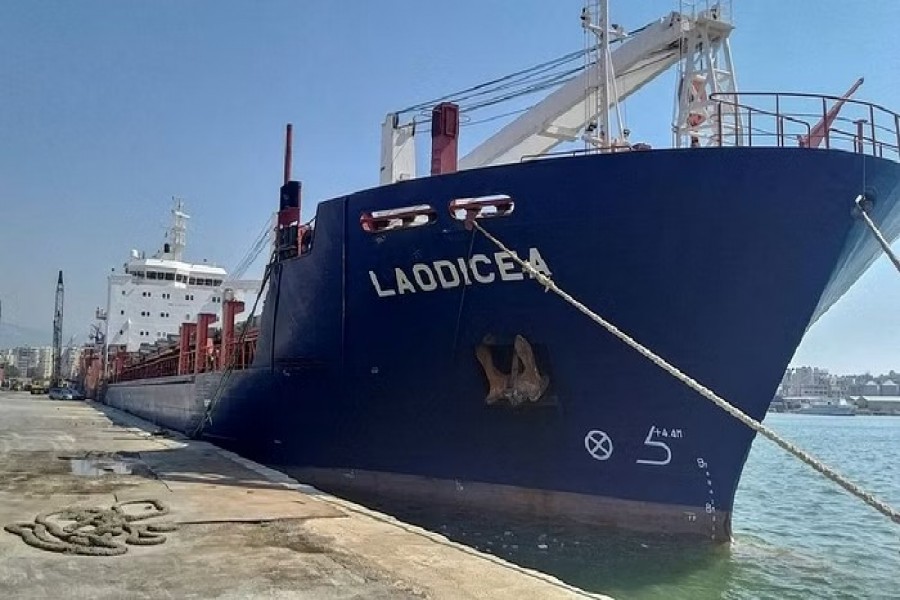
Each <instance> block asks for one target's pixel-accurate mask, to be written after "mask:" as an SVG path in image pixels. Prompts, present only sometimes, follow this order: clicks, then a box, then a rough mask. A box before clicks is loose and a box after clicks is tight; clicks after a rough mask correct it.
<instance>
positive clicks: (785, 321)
mask: <svg viewBox="0 0 900 600" xmlns="http://www.w3.org/2000/svg"><path fill="white" fill-rule="evenodd" d="M898 181H900V167H898V165H897V164H895V163H892V162H888V161H884V160H879V159H875V158H872V157H863V156H861V155H854V154H849V153H844V152H837V151H825V150H809V149H778V148H772V149H710V150H706V149H695V150H681V151H677V150H676V151H649V152H631V153H624V154H616V155H596V156H585V157H574V158H564V159H551V160H543V161H536V162H531V163H523V164H518V165H510V166H503V167H495V168H490V169H481V170H474V171H467V172H461V173H457V174H453V175H445V176H440V177H434V178H426V179H421V180H413V181H408V182H403V183H399V184H395V185H391V186H385V187H381V188H376V189H372V190H368V191H364V192H360V193H357V194H354V195H351V196H348V197H345V198H338V199H335V200H331V201H327V202H323V203H321V204H320V205H319V207H318V213H317V217H316V228H315V235H314V238H313V243H312V249H311V251H310V253H309V254H307V255H304V256H301V257H299V258H296V259H292V260H288V261H285V262H282V263H280V264H278V265H277V266H276V267H275V270H274V272H273V277H272V281H271V284H270V286H269V290H268V295H267V298H266V303H265V311H264V313H263V316H262V333H261V336H260V339H259V343H258V347H257V354H256V362H255V364H254V366H253V368H252V369H249V370H247V371H245V372H242V373H238V374H235V376H234V377H232V378H231V379H230V380H229V385H228V386H227V388H226V390H225V392H224V393H223V395H222V397H221V399H220V400H219V402H218V403H217V404H216V408H215V414H214V415H213V419H212V425H211V426H210V427H208V428H207V430H206V432H205V433H206V434H207V435H209V436H210V437H211V438H212V439H216V440H217V441H219V442H223V443H225V444H226V445H229V446H231V447H232V448H234V449H236V450H238V451H240V452H244V453H247V454H250V455H252V456H254V457H256V458H258V459H261V460H262V461H265V462H268V463H270V464H277V465H281V466H283V467H285V468H288V469H292V470H294V471H295V472H297V473H299V474H301V475H302V476H304V477H306V478H307V479H312V480H313V481H311V482H312V483H316V484H318V485H321V486H323V487H326V488H329V489H334V490H336V491H341V490H343V489H345V488H346V489H351V488H360V489H365V488H368V489H369V490H370V491H371V490H372V489H376V488H377V489H378V490H380V492H379V493H382V492H385V490H386V487H385V486H387V491H391V490H390V488H391V487H393V488H394V489H393V491H394V492H399V493H401V494H416V493H419V492H421V494H422V496H421V497H423V498H424V497H425V496H424V495H425V494H432V496H429V497H432V498H438V497H440V498H444V499H449V500H454V499H457V500H459V501H462V502H470V503H473V504H489V505H493V506H497V507H500V508H506V507H507V505H508V506H509V507H514V508H522V509H526V510H537V511H541V512H542V513H543V514H548V513H553V514H558V513H567V514H568V516H572V517H574V518H578V519H581V520H592V521H597V522H608V523H613V524H620V525H625V526H634V527H638V528H645V529H664V530H669V531H679V532H688V533H697V534H700V535H708V536H712V537H717V538H723V537H724V538H727V536H728V531H729V514H730V511H731V507H732V501H733V499H734V493H735V489H736V487H737V484H738V479H739V477H740V473H741V469H742V467H743V464H744V460H745V458H746V456H747V453H748V451H749V449H750V445H751V442H752V440H753V433H752V432H751V431H750V430H749V429H747V428H746V427H744V426H743V425H741V424H740V423H738V422H737V421H736V420H734V419H733V418H731V417H729V416H728V415H726V414H725V413H724V412H722V411H721V410H719V409H718V408H716V407H715V406H713V405H712V404H710V403H709V402H708V401H707V400H705V399H703V398H702V397H700V396H698V395H697V394H695V393H694V392H692V391H690V390H689V389H688V388H686V387H685V386H683V385H682V384H681V383H679V382H678V381H676V380H675V379H673V378H672V377H670V376H669V375H667V374H666V373H664V372H663V371H661V370H660V369H658V368H657V367H655V366H654V365H653V364H651V363H650V362H649V361H647V360H646V359H645V358H643V357H641V356H640V355H638V354H637V353H636V352H634V351H632V350H630V349H629V348H627V347H626V346H625V345H624V344H622V343H621V342H620V341H618V340H617V339H615V338H613V337H612V336H611V335H609V334H608V333H606V332H605V331H603V330H602V329H600V328H599V327H598V326H596V325H595V324H593V323H592V322H591V321H589V320H588V319H586V318H585V317H584V316H583V315H582V314H580V313H579V312H577V311H576V310H575V309H573V308H572V307H571V306H569V305H567V304H566V303H564V302H563V301H562V300H561V299H560V298H559V297H557V296H555V295H554V294H549V293H546V292H545V291H544V290H543V289H542V288H541V287H540V285H538V284H537V283H536V282H535V281H532V280H530V278H529V277H528V276H527V275H524V276H522V275H521V274H520V270H519V269H518V268H511V267H510V264H511V262H510V261H509V260H508V259H505V258H504V257H502V256H498V255H496V252H497V248H496V247H495V246H493V245H492V244H491V243H490V242H489V241H488V240H486V239H485V238H484V237H483V236H482V235H480V234H478V233H477V232H472V231H467V230H466V229H465V228H464V227H463V226H462V225H461V223H460V222H458V221H456V220H454V219H452V218H451V216H450V214H449V212H448V210H447V208H446V207H447V203H448V202H449V201H451V200H453V199H456V198H465V197H473V196H484V195H488V194H508V195H509V196H511V197H512V198H513V200H514V202H515V210H514V211H513V213H512V214H511V215H509V216H507V217H500V218H495V219H485V220H483V221H480V223H481V224H483V225H484V227H485V228H486V229H487V230H489V231H491V232H492V233H493V234H495V235H496V236H497V237H498V238H499V239H500V240H502V241H503V242H504V243H505V244H506V245H508V246H509V247H510V248H511V249H514V250H516V251H517V252H518V253H519V255H520V256H523V257H528V256H531V257H532V258H534V257H535V256H534V254H533V253H534V252H537V253H538V254H539V257H540V259H542V261H543V262H544V264H545V266H546V269H547V270H548V271H549V272H551V273H552V277H553V279H554V280H555V281H556V282H557V283H558V284H559V285H560V286H561V287H562V288H563V289H565V290H567V291H568V292H570V293H571V294H572V295H573V296H575V297H576V298H578V299H579V300H581V301H582V302H584V303H585V304H586V305H588V306H589V307H591V308H592V309H593V310H595V311H597V312H598V313H599V314H601V315H602V316H604V317H605V318H607V319H609V320H610V321H611V322H613V323H614V324H616V325H617V326H618V327H620V328H622V329H623V330H625V331H626V332H628V333H629V334H631V335H632V336H634V337H635V338H636V339H637V340H639V341H640V342H641V343H643V344H645V345H646V346H648V347H649V348H651V349H652V350H653V351H655V352H657V353H658V354H660V355H661V356H663V357H665V358H666V359H667V360H669V361H670V362H672V363H674V364H675V365H676V366H678V367H679V368H681V369H682V370H683V371H685V372H686V373H688V374H690V375H691V376H693V377H694V378H696V379H698V380H699V381H700V382H702V383H703V384H705V385H706V386H708V387H710V388H711V389H713V390H715V391H716V392H718V393H719V394H720V395H722V396H723V397H725V398H727V399H729V400H730V401H731V402H732V403H734V404H735V405H737V406H738V407H739V408H740V409H741V410H743V411H744V412H746V413H748V414H749V415H751V416H753V417H754V418H756V419H762V418H763V417H764V415H765V413H766V409H767V407H768V405H769V402H770V400H771V399H772V397H773V395H774V392H775V389H776V387H777V385H778V382H779V381H780V379H781V376H782V373H783V372H784V369H785V367H786V365H787V364H788V362H789V361H790V359H791V356H792V355H793V353H794V351H795V349H796V347H797V345H798V344H799V342H800V340H801V338H802V336H803V334H804V331H805V330H806V328H807V327H808V325H809V324H810V323H811V321H812V320H813V319H814V318H815V317H817V316H818V314H820V313H821V312H822V311H823V310H824V309H825V308H827V306H828V305H829V304H830V303H831V302H833V301H834V300H835V299H836V298H837V297H838V296H839V295H840V293H842V292H843V291H844V290H846V288H847V287H849V285H851V284H852V283H853V281H855V279H856V278H857V277H858V276H859V275H860V274H861V272H862V270H864V268H865V267H866V266H868V264H869V263H870V262H871V260H873V259H874V257H875V256H876V253H877V247H876V246H875V242H874V240H872V239H870V237H869V234H868V232H867V231H866V230H865V229H864V226H863V224H862V223H861V222H860V221H859V220H857V219H855V218H854V217H853V214H852V208H853V202H854V199H855V198H856V196H857V194H859V193H862V192H868V193H869V194H870V195H871V196H872V197H874V198H875V206H874V213H873V216H874V218H875V220H876V222H879V223H885V224H889V223H893V224H896V222H897V221H898V219H900V215H898V211H897V210H894V208H895V206H896V204H897V202H896V201H897V198H898V195H900V189H898ZM423 203H427V204H430V205H431V206H433V207H434V208H436V209H437V213H438V221H437V222H436V223H434V224H432V225H428V226H424V227H418V228H412V229H404V230H399V231H392V232H385V233H383V234H372V233H368V232H365V231H363V230H362V228H361V226H360V215H361V214H362V213H363V212H364V211H371V210H380V209H387V208H396V207H404V206H410V205H417V204H423ZM892 227H893V226H892ZM892 231H893V229H892ZM476 257H482V258H476ZM473 259H474V262H473ZM436 261H447V262H444V263H441V264H440V265H436V264H435V262H436ZM447 264H450V265H453V268H452V269H451V268H450V267H447ZM414 265H420V266H419V267H417V268H414ZM421 265H425V267H422V266H421ZM396 269H400V270H401V271H402V273H401V274H400V275H398V273H397V271H396ZM438 271H440V273H438ZM428 272H430V273H431V277H430V278H429V276H428ZM454 272H455V273H456V276H455V277H454V276H453V273H454ZM415 274H417V275H418V276H419V277H418V279H417V278H416V276H415ZM432 284H433V285H432ZM431 288H434V289H431ZM401 292H404V293H401ZM516 335H521V336H523V337H524V338H525V339H527V340H528V341H529V342H530V343H531V345H532V347H533V348H534V350H535V353H536V354H537V359H538V365H539V366H540V368H541V369H542V371H544V372H545V373H546V374H547V375H548V376H549V387H548V389H547V392H546V393H545V395H544V397H543V398H542V400H541V401H539V402H536V403H525V404H523V405H521V406H517V407H513V406H511V405H510V404H509V403H508V402H503V401H501V402H497V403H494V404H488V403H486V402H485V396H486V394H487V392H488V384H487V380H486V378H485V374H484V371H483V369H482V366H481V364H480V363H479V362H478V360H477V359H476V355H475V352H476V348H477V346H478V345H479V344H481V343H482V342H484V341H485V339H488V340H490V341H492V342H493V343H494V344H495V346H494V352H495V354H494V356H495V357H496V358H497V361H498V366H501V367H503V366H504V365H505V364H508V361H509V360H510V359H511V358H510V357H511V355H510V345H511V344H512V341H513V339H514V337H515V336H516ZM507 370H508V367H507ZM600 442H602V444H601V443H600ZM773 477H777V474H773ZM436 490H437V491H436ZM467 490H469V491H471V494H468V493H467ZM562 516H566V515H565V514H563V515H562Z"/></svg>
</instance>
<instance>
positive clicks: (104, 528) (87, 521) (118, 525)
mask: <svg viewBox="0 0 900 600" xmlns="http://www.w3.org/2000/svg"><path fill="white" fill-rule="evenodd" d="M140 504H142V505H150V506H147V507H146V510H145V512H144V513H142V514H129V513H127V512H125V510H124V509H123V507H125V506H128V505H140ZM151 510H152V512H149V511H151ZM167 514H169V507H168V506H167V505H166V504H165V503H163V502H161V501H160V500H152V499H151V500H128V501H125V502H119V503H117V504H113V505H112V506H111V507H110V508H107V509H103V508H94V507H89V508H82V507H69V508H64V509H62V510H58V511H54V512H47V513H41V514H39V515H38V516H37V517H36V518H35V520H34V523H12V524H10V525H6V526H5V527H4V529H5V530H6V531H8V532H9V533H12V534H14V535H18V536H19V537H21V538H22V540H23V541H24V542H25V543H26V544H28V545H29V546H33V547H35V548H40V549H41V550H47V551H49V552H61V553H65V554H82V555H87V556H119V555H120V554H125V553H126V552H128V546H129V545H132V546H153V545H157V544H162V543H165V541H166V537H165V536H164V535H160V534H162V533H168V532H171V531H175V530H176V529H178V526H177V525H175V524H174V523H145V524H138V523H137V521H143V520H145V519H150V518H153V517H161V516H163V515H167ZM65 521H70V523H68V524H63V522H65ZM123 536H124V539H122V537H123Z"/></svg>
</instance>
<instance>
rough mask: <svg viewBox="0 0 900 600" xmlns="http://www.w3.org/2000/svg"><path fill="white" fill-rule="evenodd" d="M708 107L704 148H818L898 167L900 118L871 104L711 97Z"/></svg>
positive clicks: (767, 95)
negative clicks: (709, 126)
mask: <svg viewBox="0 0 900 600" xmlns="http://www.w3.org/2000/svg"><path fill="white" fill-rule="evenodd" d="M710 103H711V105H712V111H711V112H712V114H711V120H712V123H711V124H712V134H711V139H709V140H708V141H709V144H708V145H713V146H742V147H752V146H778V147H786V146H792V147H796V146H806V147H820V148H827V149H838V150H846V151H849V152H855V153H859V154H868V155H871V156H877V157H879V158H887V159H890V160H895V161H900V115H898V114H897V113H895V112H893V111H890V110H888V109H886V108H884V107H883V106H880V105H878V104H874V103H872V102H865V101H863V100H854V99H852V98H842V97H839V96H829V95H822V94H803V93H779V92H736V93H734V92H728V93H716V94H711V95H710ZM835 109H839V110H837V111H836V110H835ZM832 112H836V114H829V113H832ZM706 131H709V130H708V129H707V130H706Z"/></svg>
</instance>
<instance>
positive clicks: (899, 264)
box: [855, 194, 900, 272]
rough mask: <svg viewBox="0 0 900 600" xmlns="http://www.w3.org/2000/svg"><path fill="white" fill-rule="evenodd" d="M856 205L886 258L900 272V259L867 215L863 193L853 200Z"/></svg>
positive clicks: (867, 210)
mask: <svg viewBox="0 0 900 600" xmlns="http://www.w3.org/2000/svg"><path fill="white" fill-rule="evenodd" d="M855 203H856V207H857V208H858V209H859V216H861V217H862V218H863V221H865V222H866V225H867V226H868V228H869V230H870V231H871V232H872V235H874V236H875V239H876V240H878V243H879V244H880V245H881V249H882V250H884V253H885V254H887V255H888V258H890V259H891V262H892V263H894V267H895V268H896V269H897V271H898V272H900V259H898V258H897V255H896V254H894V251H893V250H891V245H890V244H888V241H887V240H886V239H884V236H883V235H881V231H880V230H879V229H878V226H877V225H875V222H874V221H873V220H872V217H870V216H869V209H868V208H867V207H866V197H865V196H864V195H863V194H860V195H859V196H857V197H856V200H855Z"/></svg>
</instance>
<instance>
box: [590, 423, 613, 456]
mask: <svg viewBox="0 0 900 600" xmlns="http://www.w3.org/2000/svg"><path fill="white" fill-rule="evenodd" d="M584 448H585V450H587V451H588V454H590V455H591V458H593V459H596V460H606V459H608V458H609V457H610V456H612V453H613V443H612V439H610V437H609V436H608V435H606V432H604V431H600V430H599V429H592V430H591V431H588V432H587V435H586V436H584Z"/></svg>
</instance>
